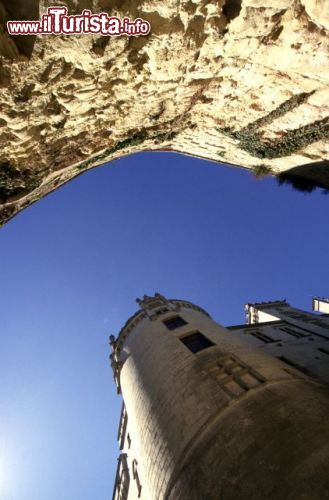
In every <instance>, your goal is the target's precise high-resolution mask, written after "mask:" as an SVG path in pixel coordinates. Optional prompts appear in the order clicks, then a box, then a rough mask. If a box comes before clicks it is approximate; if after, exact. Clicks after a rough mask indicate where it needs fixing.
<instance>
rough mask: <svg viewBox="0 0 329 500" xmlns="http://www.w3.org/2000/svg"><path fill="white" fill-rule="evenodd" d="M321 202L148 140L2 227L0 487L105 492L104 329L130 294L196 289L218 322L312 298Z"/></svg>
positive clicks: (324, 240) (113, 417)
mask: <svg viewBox="0 0 329 500" xmlns="http://www.w3.org/2000/svg"><path fill="white" fill-rule="evenodd" d="M282 161H284V159H283V160H282ZM328 203H329V198H328V196H324V195H323V194H322V193H321V191H320V190H317V191H316V192H315V193H312V194H308V195H305V194H303V193H299V192H297V191H294V190H292V189H291V188H290V187H287V186H283V187H279V186H278V185H277V183H276V182H275V180H274V179H271V178H266V179H264V180H262V181H257V180H256V179H255V178H254V177H253V176H252V175H251V174H250V173H248V172H246V171H245V170H242V169H235V168H232V167H227V166H221V165H216V164H214V163H210V162H206V161H202V160H198V159H194V158H189V157H184V156H178V155H174V154H170V153H161V154H160V153H153V154H151V153H140V154H137V155H134V156H131V157H126V158H124V159H121V160H118V161H116V162H113V163H112V164H110V165H107V166H106V165H105V166H103V167H101V168H97V169H94V170H92V171H90V172H88V173H87V174H84V175H82V176H80V177H79V178H77V179H75V180H74V181H72V182H70V183H69V184H67V185H65V186H63V187H62V188H61V189H59V190H58V191H56V192H55V193H53V194H51V195H49V196H47V197H46V198H44V199H43V200H41V201H40V202H38V203H36V204H34V205H33V206H32V207H30V208H29V209H27V210H25V211H24V212H22V213H21V214H19V215H18V216H17V217H16V218H14V219H13V220H12V221H10V222H9V224H7V225H6V226H5V227H4V228H3V229H1V230H0V257H1V263H2V269H1V290H2V294H1V295H2V298H1V301H0V326H1V337H0V344H1V345H0V379H1V381H2V383H1V388H0V392H1V395H0V410H1V411H0V420H1V425H0V443H1V444H0V499H1V500H45V499H47V500H91V499H93V500H105V499H106V500H108V499H110V498H111V495H112V484H113V477H114V474H115V469H116V459H117V456H118V448H117V443H116V435H117V425H118V418H119V409H120V404H121V403H120V399H119V397H118V396H117V395H116V391H115V387H114V384H113V382H112V373H111V370H110V367H109V364H108V354H109V347H108V336H109V334H111V333H113V334H117V332H118V330H119V329H120V327H121V326H122V325H123V323H124V322H125V321H126V319H127V318H128V317H129V315H131V314H132V313H134V312H135V310H136V308H137V306H136V304H135V299H136V297H140V296H142V295H143V294H144V293H146V294H153V293H154V292H160V293H162V294H164V295H166V296H167V297H169V298H170V297H171V298H184V299H187V300H191V301H193V302H195V303H197V304H199V305H201V306H202V307H204V308H205V309H206V310H208V312H209V313H210V314H211V315H212V316H213V317H214V318H215V319H216V320H218V321H219V322H221V323H222V324H224V325H232V324H239V323H243V322H244V312H243V306H244V304H245V303H246V302H252V301H260V300H272V299H282V298H286V299H287V300H288V301H289V302H291V303H292V304H294V305H296V306H297V307H301V308H303V307H304V308H306V309H309V308H310V302H311V298H312V296H313V295H317V294H318V295H324V296H325V295H328V289H327V288H326V283H327V282H328V275H329V266H328V255H329V253H328V244H329V235H328V229H327V227H328V222H327V214H328Z"/></svg>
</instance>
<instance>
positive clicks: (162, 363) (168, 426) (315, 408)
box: [111, 294, 329, 500]
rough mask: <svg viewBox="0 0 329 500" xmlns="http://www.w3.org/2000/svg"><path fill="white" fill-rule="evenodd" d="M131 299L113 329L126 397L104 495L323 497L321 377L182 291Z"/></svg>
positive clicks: (326, 407) (117, 371)
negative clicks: (114, 469) (240, 333)
mask: <svg viewBox="0 0 329 500" xmlns="http://www.w3.org/2000/svg"><path fill="white" fill-rule="evenodd" d="M138 304H139V306H140V309H139V310H138V311H137V312H136V314H134V315H133V316H132V317H131V318H130V319H129V320H128V321H127V323H126V324H125V325H124V327H123V328H122V330H121V331H120V333H119V335H118V337H117V339H116V340H114V339H112V340H111V343H112V347H113V353H112V355H111V362H112V367H113V371H114V377H115V381H116V384H117V388H118V392H120V393H121V394H122V397H123V401H124V406H123V413H122V417H121V423H120V432H119V441H120V448H121V451H122V455H121V458H120V461H119V467H118V474H117V480H116V485H115V490H114V496H113V498H114V500H118V499H128V500H132V499H136V498H142V499H145V500H163V499H166V500H167V499H168V500H205V499H207V500H218V499H225V500H244V499H246V498H248V499H250V500H256V499H257V500H258V499H259V500H264V499H265V498H266V499H267V500H268V499H273V500H274V499H275V500H277V499H278V498H289V499H290V500H300V499H301V498H305V499H307V500H313V499H314V500H316V499H318V498H325V497H326V495H327V492H328V488H329V478H328V465H329V447H328V441H329V430H328V429H327V425H326V419H327V416H328V414H329V399H328V390H327V387H325V386H323V385H321V384H320V383H317V382H316V381H313V380H311V379H310V378H308V377H307V376H306V375H304V374H302V373H300V372H298V370H295V369H294V368H292V367H287V365H285V364H284V363H282V362H281V361H279V360H277V359H275V358H273V357H272V356H270V355H268V354H267V353H265V352H263V351H261V350H259V349H257V348H256V347H254V346H253V345H250V344H249V343H248V342H246V341H244V340H243V339H240V338H238V337H236V336H235V335H234V332H232V331H230V330H227V329H226V328H224V327H223V326H221V325H219V324H218V323H216V322H215V321H213V320H212V318H211V317H210V316H209V314H208V313H207V312H206V311H204V310H203V309H202V308H200V307H199V306H196V305H194V304H192V303H190V302H188V301H184V300H167V299H166V298H165V297H163V296H162V295H160V294H156V295H155V296H153V297H148V296H144V298H143V299H141V300H138ZM283 307H285V306H283Z"/></svg>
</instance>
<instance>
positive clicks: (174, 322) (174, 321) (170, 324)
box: [163, 316, 187, 330]
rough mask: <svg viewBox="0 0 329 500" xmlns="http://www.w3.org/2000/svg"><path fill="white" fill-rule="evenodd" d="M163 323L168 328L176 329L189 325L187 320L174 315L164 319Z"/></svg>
mask: <svg viewBox="0 0 329 500" xmlns="http://www.w3.org/2000/svg"><path fill="white" fill-rule="evenodd" d="M163 324H164V325H166V327H167V328H168V330H175V329H176V328H180V327H181V326H184V325H187V323H186V321H185V320H184V319H183V318H181V317H180V316H174V317H173V318H169V319H166V320H164V321H163Z"/></svg>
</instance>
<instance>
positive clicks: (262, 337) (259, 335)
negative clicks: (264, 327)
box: [247, 330, 277, 344]
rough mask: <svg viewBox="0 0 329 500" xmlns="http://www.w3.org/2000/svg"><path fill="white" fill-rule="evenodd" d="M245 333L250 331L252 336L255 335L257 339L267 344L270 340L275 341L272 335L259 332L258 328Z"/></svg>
mask: <svg viewBox="0 0 329 500" xmlns="http://www.w3.org/2000/svg"><path fill="white" fill-rule="evenodd" d="M247 333H250V335H252V336H253V337H256V338H257V339H259V340H261V341H262V342H264V343H265V344H269V343H270V342H277V341H276V340H274V339H272V337H269V336H268V335H265V333H263V332H260V331H259V330H253V331H250V332H247Z"/></svg>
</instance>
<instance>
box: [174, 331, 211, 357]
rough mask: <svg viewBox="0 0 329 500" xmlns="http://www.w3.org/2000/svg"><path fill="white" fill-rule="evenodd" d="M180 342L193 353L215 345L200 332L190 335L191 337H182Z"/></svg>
mask: <svg viewBox="0 0 329 500" xmlns="http://www.w3.org/2000/svg"><path fill="white" fill-rule="evenodd" d="M180 341H181V342H183V344H184V345H185V346H186V347H187V348H188V349H190V351H192V352H193V353H196V352H199V351H202V350H203V349H206V348H207V347H211V346H213V345H215V344H214V343H213V342H211V341H210V340H209V339H208V338H207V337H205V336H204V335H202V333H200V332H195V333H192V335H188V336H187V337H182V338H181V339H180Z"/></svg>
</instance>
